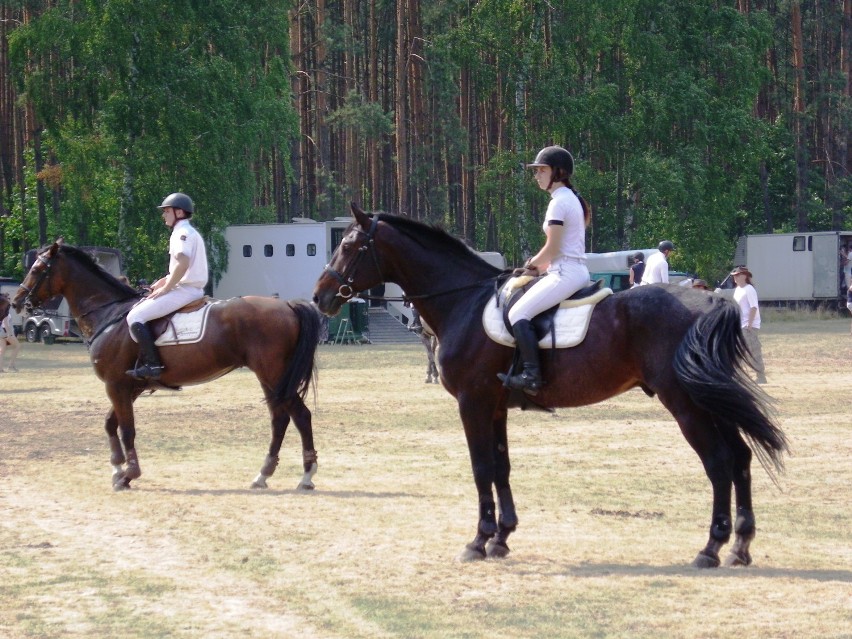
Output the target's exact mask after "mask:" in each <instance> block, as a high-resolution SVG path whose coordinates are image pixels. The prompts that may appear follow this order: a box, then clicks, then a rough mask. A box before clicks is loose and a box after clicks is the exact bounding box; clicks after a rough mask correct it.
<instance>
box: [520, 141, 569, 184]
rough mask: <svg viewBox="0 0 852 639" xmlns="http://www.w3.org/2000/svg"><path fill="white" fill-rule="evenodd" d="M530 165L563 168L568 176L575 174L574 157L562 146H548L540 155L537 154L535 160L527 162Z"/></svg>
mask: <svg viewBox="0 0 852 639" xmlns="http://www.w3.org/2000/svg"><path fill="white" fill-rule="evenodd" d="M527 166H528V167H535V166H549V167H550V168H552V169H557V168H559V169H562V170H563V171H565V173H566V174H567V176H568V177H570V176H572V175H573V174H574V157H573V156H572V155H571V154H570V153H568V151H566V150H565V149H563V148H562V147H561V146H546V147H544V148H543V149H542V150H541V151H539V152H538V155H536V156H535V161H534V162H532V163H530V164H527Z"/></svg>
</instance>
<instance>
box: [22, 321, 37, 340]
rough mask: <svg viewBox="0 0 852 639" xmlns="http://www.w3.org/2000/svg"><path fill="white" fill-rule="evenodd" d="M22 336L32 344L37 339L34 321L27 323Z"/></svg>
mask: <svg viewBox="0 0 852 639" xmlns="http://www.w3.org/2000/svg"><path fill="white" fill-rule="evenodd" d="M24 336H25V337H26V338H27V341H28V342H29V343H30V344H34V343H35V342H37V341H38V340H39V330H38V326H36V324H35V322H30V323H29V324H27V327H26V329H24Z"/></svg>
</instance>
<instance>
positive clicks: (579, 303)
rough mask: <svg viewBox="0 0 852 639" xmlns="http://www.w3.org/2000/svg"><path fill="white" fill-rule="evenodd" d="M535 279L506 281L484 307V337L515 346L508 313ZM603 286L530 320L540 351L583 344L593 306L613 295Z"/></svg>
mask: <svg viewBox="0 0 852 639" xmlns="http://www.w3.org/2000/svg"><path fill="white" fill-rule="evenodd" d="M539 277H543V276H539ZM538 279H539V278H534V277H532V276H528V275H522V276H519V277H514V278H511V279H508V280H507V281H506V282H505V284H504V285H503V286H502V287H500V288H499V290H498V291H497V292H496V293H495V295H494V297H493V298H492V300H493V301H489V302H488V304H486V305H485V310H484V311H483V314H482V325H483V327H484V329H485V332H486V334H487V335H488V336H489V337H490V338H491V339H493V340H494V341H495V342H497V343H498V344H503V345H504V346H514V345H515V338H514V335H513V333H512V326H511V324H510V323H509V310H510V309H511V308H512V306H514V304H515V303H517V301H518V300H519V299H520V298H521V296H522V295H523V294H524V293H526V292H527V291H528V290H529V289H530V288H531V287H532V285H533V284H535V282H536V281H538ZM603 283H604V280H597V281H595V282H591V283H590V284H589V285H588V286H585V287H583V288H581V289H580V290H579V291H577V292H576V293H574V295H572V296H571V297H569V298H568V299H567V300H564V301H563V302H561V303H559V304H556V305H554V306H553V307H551V308H549V309H547V310H546V311H544V312H542V313H539V314H538V315H536V317H534V318H533V320H532V325H533V328H534V329H535V333H536V337H537V338H538V340H539V347H540V348H546V349H553V348H568V347H571V346H576V345H577V344H579V343H580V342H582V341H583V339H584V338H585V336H586V331H587V330H588V327H589V321H590V319H591V315H592V311H593V310H594V307H595V305H596V304H597V303H598V302H600V301H601V300H603V299H605V298H607V297H608V296H610V295H612V289H610V288H605V287H604V286H603Z"/></svg>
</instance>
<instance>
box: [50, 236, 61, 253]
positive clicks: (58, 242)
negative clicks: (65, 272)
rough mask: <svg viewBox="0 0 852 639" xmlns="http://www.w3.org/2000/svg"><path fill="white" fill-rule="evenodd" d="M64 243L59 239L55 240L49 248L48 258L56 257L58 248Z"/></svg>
mask: <svg viewBox="0 0 852 639" xmlns="http://www.w3.org/2000/svg"><path fill="white" fill-rule="evenodd" d="M64 243H65V240H64V239H63V238H61V237H58V238H56V241H55V242H54V243H53V245H52V246H51V247H50V256H51V257H53V256H54V255H56V252H57V251H58V250H59V247H60V246H62V245H63V244H64Z"/></svg>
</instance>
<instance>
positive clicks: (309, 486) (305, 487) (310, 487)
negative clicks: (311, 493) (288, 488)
mask: <svg viewBox="0 0 852 639" xmlns="http://www.w3.org/2000/svg"><path fill="white" fill-rule="evenodd" d="M314 488H315V486H314V485H313V484H299V485H298V486H296V490H298V491H303V490H313V489H314Z"/></svg>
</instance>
